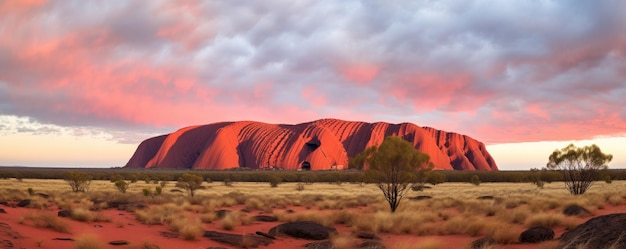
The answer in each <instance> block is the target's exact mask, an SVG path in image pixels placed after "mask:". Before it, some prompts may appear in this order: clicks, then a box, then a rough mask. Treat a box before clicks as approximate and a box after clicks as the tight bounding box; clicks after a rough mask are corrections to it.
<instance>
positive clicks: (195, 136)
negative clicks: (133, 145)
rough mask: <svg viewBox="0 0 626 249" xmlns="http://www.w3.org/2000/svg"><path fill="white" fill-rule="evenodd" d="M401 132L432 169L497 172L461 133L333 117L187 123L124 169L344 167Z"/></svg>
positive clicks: (146, 146) (150, 143) (145, 147)
mask: <svg viewBox="0 0 626 249" xmlns="http://www.w3.org/2000/svg"><path fill="white" fill-rule="evenodd" d="M387 136H399V137H402V138H403V139H404V140H406V141H409V142H410V143H412V144H413V145H414V146H415V148H416V149H417V150H419V151H421V152H424V153H428V154H429V155H430V160H431V162H432V163H433V164H434V166H435V169H445V170H453V169H454V170H497V169H498V167H497V166H496V163H495V161H494V160H493V158H492V157H491V155H489V152H487V150H486V148H485V145H484V144H483V143H481V142H479V141H477V140H475V139H473V138H470V137H468V136H465V135H461V134H457V133H452V132H445V131H440V130H436V129H433V128H430V127H420V126H417V125H415V124H411V123H402V124H390V123H385V122H377V123H365V122H351V121H343V120H337V119H321V120H317V121H313V122H308V123H302V124H295V125H284V124H266V123H261V122H252V121H240V122H223V123H214V124H208V125H200V126H191V127H186V128H183V129H180V130H178V131H176V132H173V133H170V134H168V135H162V136H158V137H153V138H150V139H147V140H145V141H143V142H142V143H141V144H140V145H139V147H138V148H137V150H136V151H135V154H134V155H133V157H132V158H131V159H130V160H129V161H128V163H127V164H126V166H125V167H129V168H187V169H189V168H193V169H209V170H219V169H230V168H237V167H247V168H252V169H263V168H273V167H277V168H282V169H299V168H300V167H301V165H302V163H303V162H309V163H310V165H311V170H328V169H342V168H343V169H345V168H347V165H348V159H349V158H350V157H353V156H355V155H357V154H358V153H360V152H362V151H363V150H364V149H366V148H368V147H370V146H373V145H379V144H381V143H382V141H383V139H384V138H385V137H387Z"/></svg>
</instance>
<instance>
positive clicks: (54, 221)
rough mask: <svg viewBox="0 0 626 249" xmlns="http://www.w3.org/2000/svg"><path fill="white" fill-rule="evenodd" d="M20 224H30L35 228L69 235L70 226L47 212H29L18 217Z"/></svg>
mask: <svg viewBox="0 0 626 249" xmlns="http://www.w3.org/2000/svg"><path fill="white" fill-rule="evenodd" d="M20 223H31V224H32V225H33V226H35V227H39V228H46V229H50V230H54V231H57V232H62V233H70V225H69V224H67V223H66V222H65V221H64V220H62V219H61V218H59V217H57V216H56V215H54V214H52V213H48V212H29V213H27V214H25V215H23V216H22V217H20Z"/></svg>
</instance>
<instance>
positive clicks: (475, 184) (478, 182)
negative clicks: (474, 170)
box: [470, 175, 480, 186]
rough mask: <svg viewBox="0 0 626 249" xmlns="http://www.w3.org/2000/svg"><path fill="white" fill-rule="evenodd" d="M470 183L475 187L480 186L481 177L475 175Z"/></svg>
mask: <svg viewBox="0 0 626 249" xmlns="http://www.w3.org/2000/svg"><path fill="white" fill-rule="evenodd" d="M470 183H472V184H474V186H479V185H480V177H479V176H477V175H473V176H472V177H471V178H470Z"/></svg>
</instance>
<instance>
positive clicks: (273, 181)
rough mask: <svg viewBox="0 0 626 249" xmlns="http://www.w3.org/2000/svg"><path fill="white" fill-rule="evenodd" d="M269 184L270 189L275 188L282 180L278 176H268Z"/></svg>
mask: <svg viewBox="0 0 626 249" xmlns="http://www.w3.org/2000/svg"><path fill="white" fill-rule="evenodd" d="M269 182H270V187H272V188H275V187H278V184H280V183H282V182H283V179H282V178H281V177H280V176H277V175H274V174H273V175H270V176H269Z"/></svg>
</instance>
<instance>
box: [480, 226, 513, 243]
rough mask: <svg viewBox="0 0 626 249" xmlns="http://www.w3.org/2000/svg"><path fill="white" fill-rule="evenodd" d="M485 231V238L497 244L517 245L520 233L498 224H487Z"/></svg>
mask: <svg viewBox="0 0 626 249" xmlns="http://www.w3.org/2000/svg"><path fill="white" fill-rule="evenodd" d="M485 229H486V230H487V236H488V237H490V238H492V239H493V240H495V241H496V243H498V244H514V243H518V242H519V236H520V234H521V233H522V231H520V230H519V229H516V228H513V227H511V226H510V225H507V224H502V223H498V222H495V223H494V222H492V223H488V224H487V227H486V228H485Z"/></svg>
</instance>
